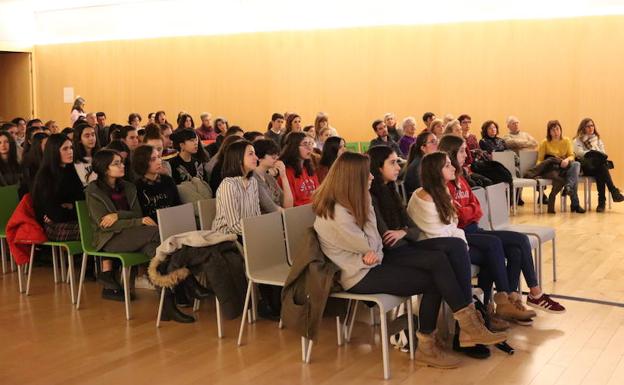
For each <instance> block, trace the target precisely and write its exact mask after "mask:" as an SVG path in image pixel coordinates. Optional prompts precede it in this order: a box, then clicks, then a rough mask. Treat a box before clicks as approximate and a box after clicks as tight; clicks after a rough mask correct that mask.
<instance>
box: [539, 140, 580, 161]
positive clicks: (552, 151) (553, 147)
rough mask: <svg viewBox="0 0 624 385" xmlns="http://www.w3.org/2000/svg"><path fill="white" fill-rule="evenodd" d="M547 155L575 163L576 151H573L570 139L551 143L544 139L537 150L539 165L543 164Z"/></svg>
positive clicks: (551, 141)
mask: <svg viewBox="0 0 624 385" xmlns="http://www.w3.org/2000/svg"><path fill="white" fill-rule="evenodd" d="M546 155H550V156H554V157H557V158H560V159H568V160H569V161H573V160H574V151H573V150H572V142H571V141H570V139H569V138H563V139H559V140H554V139H553V140H550V141H549V140H548V139H544V140H543V141H542V143H540V145H539V148H538V149H537V163H538V164H539V163H541V162H543V161H544V158H546Z"/></svg>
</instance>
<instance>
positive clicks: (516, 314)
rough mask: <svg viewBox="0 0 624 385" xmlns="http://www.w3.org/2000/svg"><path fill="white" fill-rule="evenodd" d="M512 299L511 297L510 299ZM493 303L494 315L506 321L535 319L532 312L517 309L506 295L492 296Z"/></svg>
mask: <svg viewBox="0 0 624 385" xmlns="http://www.w3.org/2000/svg"><path fill="white" fill-rule="evenodd" d="M512 298H513V297H512ZM494 302H495V303H496V314H497V315H498V316H499V317H501V318H502V319H504V320H507V321H516V320H519V321H526V320H530V319H531V318H533V317H535V312H534V311H528V310H526V309H524V306H522V308H519V307H517V306H516V305H515V304H514V303H513V302H512V301H511V300H510V298H509V295H508V294H507V293H503V292H498V293H496V294H494Z"/></svg>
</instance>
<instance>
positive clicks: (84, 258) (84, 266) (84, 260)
mask: <svg viewBox="0 0 624 385" xmlns="http://www.w3.org/2000/svg"><path fill="white" fill-rule="evenodd" d="M86 271H87V253H82V265H81V266H80V281H79V282H78V298H76V310H79V309H80V297H81V296H82V289H83V287H84V278H85V273H86Z"/></svg>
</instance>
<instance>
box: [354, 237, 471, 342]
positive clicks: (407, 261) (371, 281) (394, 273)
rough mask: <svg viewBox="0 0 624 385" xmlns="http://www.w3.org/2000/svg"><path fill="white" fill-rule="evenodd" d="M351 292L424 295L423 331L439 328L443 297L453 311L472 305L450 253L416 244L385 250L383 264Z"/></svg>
mask: <svg viewBox="0 0 624 385" xmlns="http://www.w3.org/2000/svg"><path fill="white" fill-rule="evenodd" d="M348 291H349V292H351V293H356V294H377V293H385V294H392V295H398V296H402V297H409V296H412V295H416V294H423V297H422V301H421V303H420V311H419V330H420V331H421V332H423V333H431V332H433V331H434V330H435V328H436V321H437V318H438V312H439V310H440V304H441V302H442V299H444V300H445V301H446V302H447V303H448V304H449V306H450V307H451V309H452V310H453V312H456V311H458V310H460V309H463V308H464V307H466V306H468V305H469V304H470V301H469V300H467V299H466V298H465V294H464V293H463V291H462V289H461V288H460V286H459V283H458V280H457V278H456V276H455V272H454V271H453V268H452V267H451V264H450V263H449V260H448V258H447V256H446V255H445V254H444V253H443V252H440V251H431V250H421V249H418V248H415V247H413V246H412V245H404V246H401V247H397V248H395V249H390V250H387V251H385V252H384V258H383V260H382V263H381V264H380V265H378V266H375V267H373V268H372V269H370V270H369V272H368V273H367V274H366V275H365V276H364V278H362V279H361V280H360V282H358V283H357V284H356V285H355V286H353V287H351V288H350V289H349V290H348Z"/></svg>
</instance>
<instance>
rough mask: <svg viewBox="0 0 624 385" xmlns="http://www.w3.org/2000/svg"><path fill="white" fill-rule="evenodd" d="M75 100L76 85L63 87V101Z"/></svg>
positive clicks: (71, 101) (70, 101)
mask: <svg viewBox="0 0 624 385" xmlns="http://www.w3.org/2000/svg"><path fill="white" fill-rule="evenodd" d="M73 102H74V87H64V88H63V103H70V104H71V103H73Z"/></svg>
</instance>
